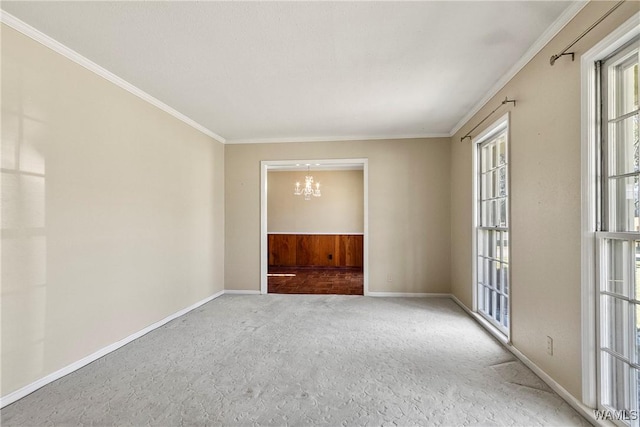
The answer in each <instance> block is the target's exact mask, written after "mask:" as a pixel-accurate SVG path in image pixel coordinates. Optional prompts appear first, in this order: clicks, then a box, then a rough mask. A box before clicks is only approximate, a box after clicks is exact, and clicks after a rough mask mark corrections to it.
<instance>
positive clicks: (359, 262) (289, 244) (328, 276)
mask: <svg viewBox="0 0 640 427" xmlns="http://www.w3.org/2000/svg"><path fill="white" fill-rule="evenodd" d="M363 243H364V239H363V236H362V235H361V234H277V233H273V234H269V235H268V250H269V272H268V274H267V276H268V277H267V279H268V280H267V286H268V292H269V293H276V294H343V295H363V294H364V280H363V278H364V275H363V269H362V267H363Z"/></svg>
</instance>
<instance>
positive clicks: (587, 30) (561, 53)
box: [549, 0, 626, 66]
mask: <svg viewBox="0 0 640 427" xmlns="http://www.w3.org/2000/svg"><path fill="white" fill-rule="evenodd" d="M625 1H626V0H620V1H619V2H618V3H616V4H615V6H613V7H612V8H611V9H609V11H608V12H607V13H605V14H604V15H602V16H601V17H600V19H598V20H597V21H596V22H594V23H593V24H591V26H590V27H589V28H587V29H586V30H584V32H583V33H582V34H580V35H579V36H578V37H576V39H575V40H574V41H572V42H571V43H570V44H569V46H567V47H565V48H564V49H563V50H562V52H560V53H558V54H556V55H552V56H551V59H549V63H550V64H551V65H552V66H553V64H555V62H556V60H557V59H558V58H560V57H561V56H564V55H571V60H572V61H573V60H574V59H575V54H574V53H573V52H567V51H568V50H569V49H571V48H572V47H573V45H574V44H576V43H578V42H579V41H580V40H582V38H583V37H584V36H586V35H587V34H588V33H589V31H591V30H593V29H594V28H595V27H596V25H598V24H599V23H601V22H602V21H604V20H605V18H606V17H607V16H609V15H611V14H612V13H613V11H614V10H616V9H617V8H619V7H620V6H622V3H624V2H625Z"/></svg>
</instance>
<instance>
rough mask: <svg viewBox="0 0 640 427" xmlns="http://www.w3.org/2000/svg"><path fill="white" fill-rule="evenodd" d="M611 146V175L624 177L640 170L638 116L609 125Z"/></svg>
mask: <svg viewBox="0 0 640 427" xmlns="http://www.w3.org/2000/svg"><path fill="white" fill-rule="evenodd" d="M609 146H610V147H611V152H610V154H609V159H610V164H609V175H622V174H626V173H630V172H637V171H639V170H640V160H639V158H638V116H637V115H635V116H632V117H627V118H626V119H624V120H622V121H619V122H617V123H611V124H609Z"/></svg>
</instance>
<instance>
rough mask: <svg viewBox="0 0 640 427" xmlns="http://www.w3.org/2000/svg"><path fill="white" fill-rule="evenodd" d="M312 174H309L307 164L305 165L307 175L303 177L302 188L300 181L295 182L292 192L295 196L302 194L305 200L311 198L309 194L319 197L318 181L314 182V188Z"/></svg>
mask: <svg viewBox="0 0 640 427" xmlns="http://www.w3.org/2000/svg"><path fill="white" fill-rule="evenodd" d="M313 184H314V182H313V176H311V175H310V174H309V165H307V175H306V176H305V177H304V188H303V187H302V186H301V185H300V182H299V181H297V182H296V186H295V188H294V189H293V194H294V195H296V196H301V195H304V199H305V200H311V196H314V197H320V196H321V195H322V194H321V193H320V183H319V182H316V183H315V188H314V185H313Z"/></svg>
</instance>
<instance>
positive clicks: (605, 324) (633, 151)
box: [596, 38, 640, 427]
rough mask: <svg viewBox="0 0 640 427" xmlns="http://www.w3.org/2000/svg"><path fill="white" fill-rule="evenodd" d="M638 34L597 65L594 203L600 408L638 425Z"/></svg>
mask: <svg viewBox="0 0 640 427" xmlns="http://www.w3.org/2000/svg"><path fill="white" fill-rule="evenodd" d="M638 55H639V39H638V38H636V39H634V40H633V41H632V42H631V43H629V44H627V45H626V46H624V47H622V48H621V49H619V50H618V51H616V52H615V53H613V54H612V55H611V56H609V57H608V58H606V59H605V60H603V61H600V62H597V63H596V66H597V70H598V71H599V72H598V76H599V82H600V98H601V100H600V118H599V120H598V122H599V124H600V162H599V163H600V168H601V169H600V170H601V173H600V177H601V179H600V186H599V189H598V190H599V191H598V195H599V197H598V205H599V206H600V208H599V221H598V223H599V224H600V227H599V228H600V230H599V231H598V232H597V233H596V239H597V248H598V254H597V258H598V260H599V261H598V264H599V273H598V275H597V277H598V279H597V280H598V286H597V293H598V303H597V309H598V325H599V328H598V337H597V357H598V361H597V365H598V387H597V389H598V406H599V408H600V409H604V410H613V411H622V412H618V413H622V414H623V416H619V417H617V418H618V419H616V420H615V422H616V423H618V424H620V425H625V426H635V427H637V426H639V425H640V424H639V421H638V416H637V414H638V410H639V409H640V387H639V386H638V383H639V382H640V188H639V180H640V153H639V148H640V147H639V140H638V137H639V135H638Z"/></svg>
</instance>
